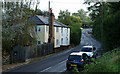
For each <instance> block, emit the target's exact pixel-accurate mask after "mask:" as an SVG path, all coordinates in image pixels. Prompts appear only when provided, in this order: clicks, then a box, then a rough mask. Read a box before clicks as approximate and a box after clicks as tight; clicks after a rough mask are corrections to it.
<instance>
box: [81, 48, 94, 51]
mask: <svg viewBox="0 0 120 74" xmlns="http://www.w3.org/2000/svg"><path fill="white" fill-rule="evenodd" d="M81 51H83V52H92V48H82V50H81Z"/></svg>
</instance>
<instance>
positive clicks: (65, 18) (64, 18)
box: [58, 10, 71, 25]
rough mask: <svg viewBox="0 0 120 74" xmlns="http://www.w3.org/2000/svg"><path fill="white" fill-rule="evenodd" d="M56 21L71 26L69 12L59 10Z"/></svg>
mask: <svg viewBox="0 0 120 74" xmlns="http://www.w3.org/2000/svg"><path fill="white" fill-rule="evenodd" d="M58 21H60V22H62V23H64V24H66V25H70V24H71V19H70V12H69V11H68V10H66V11H62V10H60V13H59V16H58Z"/></svg>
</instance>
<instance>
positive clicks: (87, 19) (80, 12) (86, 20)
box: [72, 9, 91, 26]
mask: <svg viewBox="0 0 120 74" xmlns="http://www.w3.org/2000/svg"><path fill="white" fill-rule="evenodd" d="M86 13H87V12H85V11H84V10H83V9H80V10H78V12H77V13H73V14H72V15H73V16H77V17H80V18H81V20H82V25H89V26H90V23H91V20H90V17H89V16H87V15H86Z"/></svg>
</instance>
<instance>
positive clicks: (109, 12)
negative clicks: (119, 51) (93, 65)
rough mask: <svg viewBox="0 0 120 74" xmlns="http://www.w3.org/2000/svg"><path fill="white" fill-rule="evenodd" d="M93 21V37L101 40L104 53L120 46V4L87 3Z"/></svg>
mask: <svg viewBox="0 0 120 74" xmlns="http://www.w3.org/2000/svg"><path fill="white" fill-rule="evenodd" d="M85 3H86V4H89V5H90V7H88V10H89V11H90V12H91V13H90V17H91V20H92V21H93V23H92V25H93V35H94V37H95V38H96V39H97V40H99V41H100V42H101V43H102V45H103V48H104V51H105V52H106V51H110V50H112V49H114V48H117V47H119V46H120V15H119V14H120V6H119V5H120V2H96V3H93V4H92V3H91V2H87V1H86V2H85Z"/></svg>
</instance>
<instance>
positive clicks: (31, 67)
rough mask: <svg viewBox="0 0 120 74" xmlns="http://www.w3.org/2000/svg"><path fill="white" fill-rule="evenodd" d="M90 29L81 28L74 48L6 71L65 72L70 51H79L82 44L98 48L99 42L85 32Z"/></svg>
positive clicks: (36, 73)
mask: <svg viewBox="0 0 120 74" xmlns="http://www.w3.org/2000/svg"><path fill="white" fill-rule="evenodd" d="M90 30H91V29H83V30H82V37H81V42H80V45H78V46H76V47H74V48H71V49H68V50H65V51H62V52H60V53H57V54H55V55H52V56H49V57H47V58H44V59H42V60H40V61H37V62H34V63H31V64H27V65H24V66H20V67H17V68H13V69H10V70H8V71H6V72H34V73H35V74H39V73H42V72H65V71H66V60H67V57H68V56H69V54H70V53H71V52H73V51H80V49H81V47H82V46H83V45H94V46H96V47H97V48H98V49H99V48H100V43H99V42H98V41H96V40H95V39H94V38H93V37H92V36H91V35H90V34H88V33H87V31H90ZM3 74H4V73H3Z"/></svg>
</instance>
